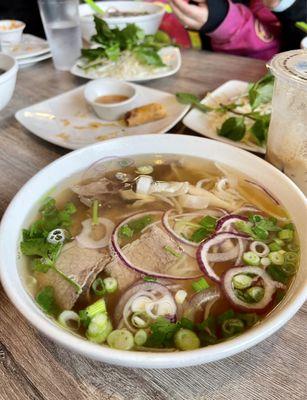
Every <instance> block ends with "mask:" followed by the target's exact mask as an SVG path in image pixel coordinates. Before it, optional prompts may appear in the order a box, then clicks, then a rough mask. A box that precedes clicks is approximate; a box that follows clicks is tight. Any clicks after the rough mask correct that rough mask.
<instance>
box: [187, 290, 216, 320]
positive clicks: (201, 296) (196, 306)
mask: <svg viewBox="0 0 307 400" xmlns="http://www.w3.org/2000/svg"><path fill="white" fill-rule="evenodd" d="M220 297H221V293H220V291H219V290H218V289H217V288H216V287H210V288H208V289H205V290H202V291H201V292H199V293H195V294H194V295H193V296H192V297H191V298H190V300H189V301H188V302H187V304H186V305H185V307H184V310H183V316H184V317H186V318H189V319H190V320H191V321H193V322H194V320H195V314H196V312H197V311H199V310H200V309H205V307H206V305H207V304H208V303H209V302H211V301H216V300H218V299H219V298H220Z"/></svg>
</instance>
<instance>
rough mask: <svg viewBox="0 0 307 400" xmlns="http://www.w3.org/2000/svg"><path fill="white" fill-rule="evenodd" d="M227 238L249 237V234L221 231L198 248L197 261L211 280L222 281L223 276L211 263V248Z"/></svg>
mask: <svg viewBox="0 0 307 400" xmlns="http://www.w3.org/2000/svg"><path fill="white" fill-rule="evenodd" d="M226 239H249V236H247V235H244V234H241V233H235V232H219V233H216V234H213V235H212V236H211V237H210V238H208V239H207V240H205V241H203V242H202V243H201V244H200V246H199V247H198V249H197V254H196V258H197V262H198V265H199V267H200V269H201V270H202V271H203V272H204V274H205V275H207V276H208V277H209V278H210V279H211V280H213V281H215V282H218V283H219V282H220V281H221V278H220V277H219V276H218V275H217V274H216V273H215V271H214V270H213V268H212V267H211V265H210V261H209V257H208V255H209V249H210V248H211V247H212V246H215V245H219V244H221V243H222V242H224V241H225V240H226Z"/></svg>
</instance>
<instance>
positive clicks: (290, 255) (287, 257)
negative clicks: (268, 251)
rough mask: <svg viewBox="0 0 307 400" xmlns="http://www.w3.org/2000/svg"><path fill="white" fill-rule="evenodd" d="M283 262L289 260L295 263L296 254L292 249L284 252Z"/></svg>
mask: <svg viewBox="0 0 307 400" xmlns="http://www.w3.org/2000/svg"><path fill="white" fill-rule="evenodd" d="M284 256H285V262H286V263H287V262H289V263H296V262H297V259H298V256H297V254H296V253H294V252H293V251H289V252H287V253H285V255H284Z"/></svg>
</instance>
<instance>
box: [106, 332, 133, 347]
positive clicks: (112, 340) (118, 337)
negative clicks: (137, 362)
mask: <svg viewBox="0 0 307 400" xmlns="http://www.w3.org/2000/svg"><path fill="white" fill-rule="evenodd" d="M107 342H108V345H109V346H110V347H112V349H118V350H131V349H132V347H133V346H134V337H133V335H132V333H131V332H129V331H128V330H127V329H116V330H115V331H113V332H111V333H110V334H109V336H108V338H107Z"/></svg>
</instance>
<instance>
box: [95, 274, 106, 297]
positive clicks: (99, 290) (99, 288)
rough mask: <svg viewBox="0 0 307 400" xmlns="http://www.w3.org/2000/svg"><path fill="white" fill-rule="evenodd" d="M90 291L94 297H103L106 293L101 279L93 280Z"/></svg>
mask: <svg viewBox="0 0 307 400" xmlns="http://www.w3.org/2000/svg"><path fill="white" fill-rule="evenodd" d="M92 289H93V292H94V293H95V294H96V296H103V295H104V294H105V293H106V288H105V286H104V282H103V280H102V279H101V278H97V279H95V280H94V282H93V284H92Z"/></svg>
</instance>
